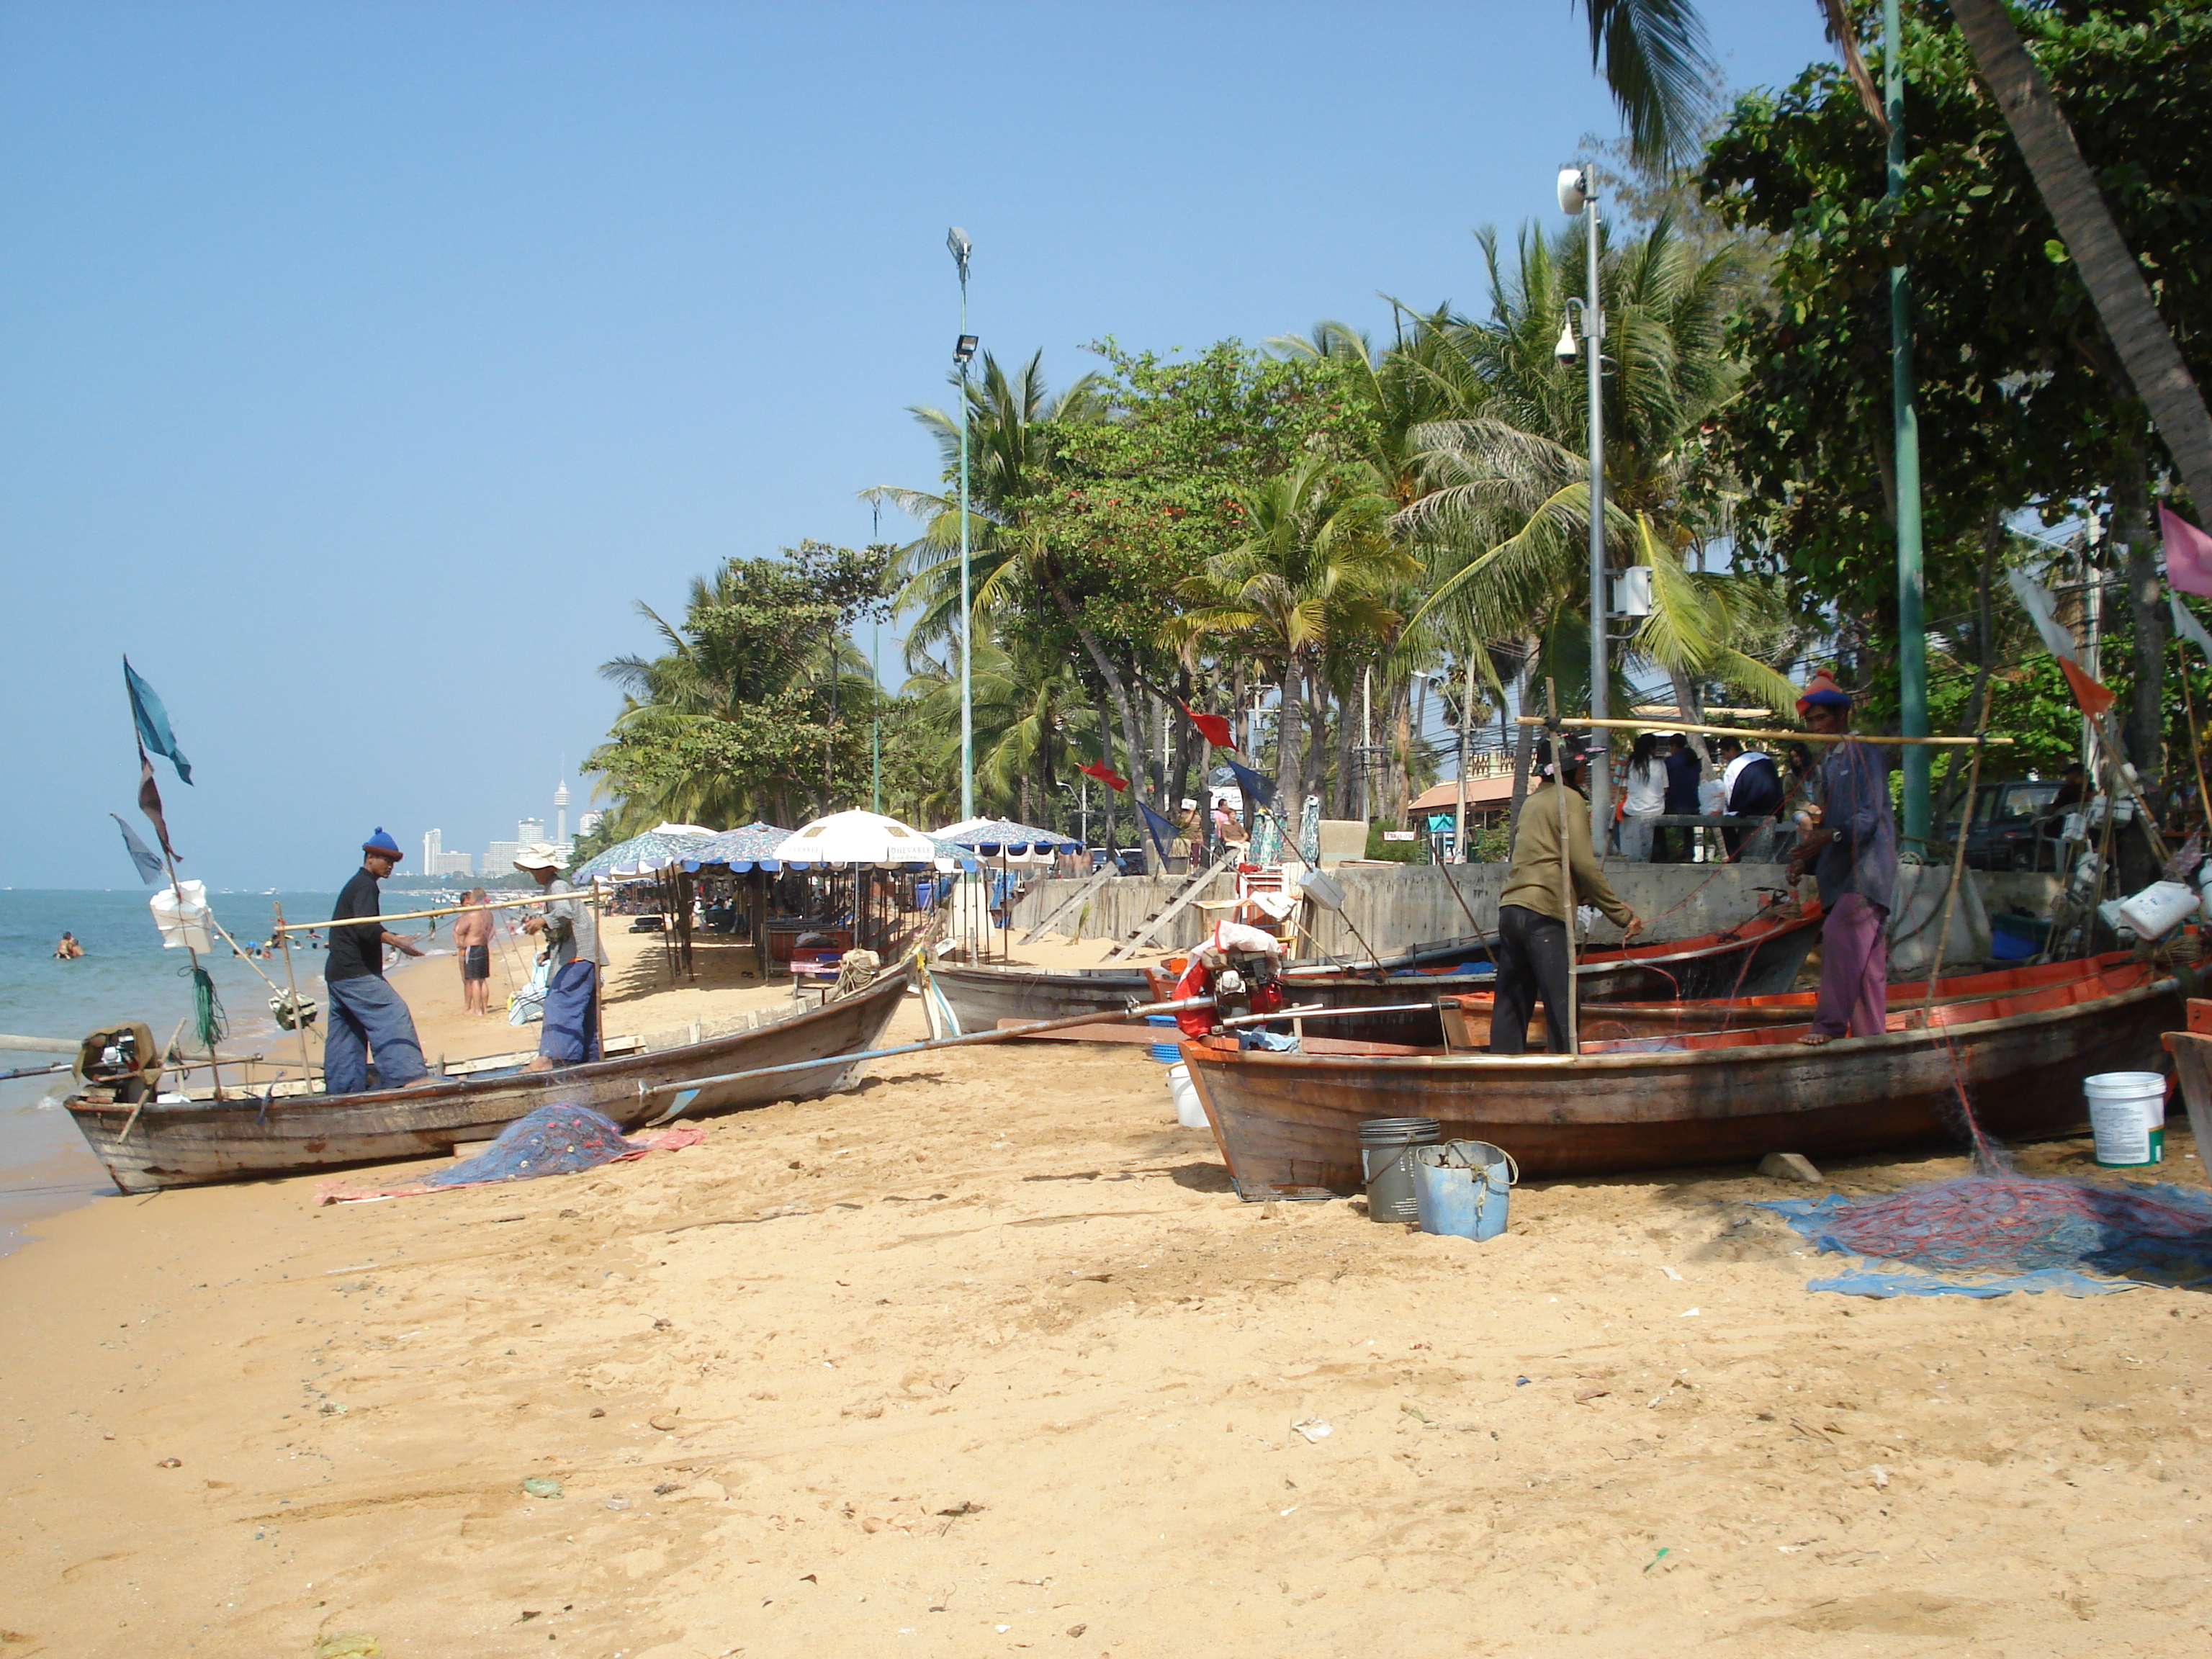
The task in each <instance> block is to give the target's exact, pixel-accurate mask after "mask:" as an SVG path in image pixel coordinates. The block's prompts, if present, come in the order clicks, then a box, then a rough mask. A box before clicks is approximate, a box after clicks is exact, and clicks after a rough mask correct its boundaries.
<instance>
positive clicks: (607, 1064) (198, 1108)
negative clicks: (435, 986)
mask: <svg viewBox="0 0 2212 1659" xmlns="http://www.w3.org/2000/svg"><path fill="white" fill-rule="evenodd" d="M907 983H908V970H907V969H903V968H901V969H896V970H895V971H892V972H890V973H886V974H884V975H880V976H878V978H877V980H876V981H875V982H874V983H873V984H872V985H870V986H869V987H867V988H866V990H864V991H862V992H860V994H858V995H855V996H852V997H848V998H847V999H845V1000H842V1001H837V1002H830V1003H827V1004H825V1005H823V1006H821V1007H819V1008H811V1009H806V1010H804V1011H797V1010H794V1011H793V1012H788V1013H784V1012H776V1013H773V1014H769V1015H767V1016H760V1015H754V1016H750V1017H747V1018H744V1019H743V1020H741V1021H738V1022H733V1023H732V1029H729V1030H725V1031H722V1032H720V1033H719V1034H715V1035H711V1036H705V1035H702V1036H696V1039H695V1040H684V1041H678V1042H671V1043H667V1044H664V1045H662V1046H659V1047H654V1048H647V1049H645V1050H643V1051H641V1052H639V1053H635V1054H622V1055H617V1056H616V1057H613V1058H610V1059H606V1060H596V1061H593V1062H592V1063H591V1064H589V1065H584V1066H566V1067H563V1068H562V1069H560V1070H557V1071H551V1072H538V1073H524V1072H520V1071H519V1070H517V1069H516V1068H517V1067H519V1066H520V1065H521V1064H522V1063H523V1062H524V1061H525V1060H528V1059H529V1058H530V1056H529V1055H527V1054H512V1055H506V1056H501V1057H498V1058H495V1059H490V1060H476V1061H471V1062H467V1063H466V1064H465V1066H453V1067H451V1068H449V1070H448V1074H447V1076H445V1077H443V1078H442V1079H440V1080H439V1081H437V1082H436V1083H435V1084H430V1085H417V1086H416V1087H414V1088H410V1089H381V1090H377V1091H373V1092H370V1093H367V1094H357V1095H325V1094H319V1093H308V1092H306V1091H305V1090H304V1087H303V1085H301V1084H299V1083H297V1082H295V1083H293V1084H291V1085H277V1086H276V1088H274V1089H272V1090H270V1091H267V1092H266V1093H265V1094H263V1095H257V1096H255V1097H240V1096H238V1095H235V1094H234V1095H232V1096H231V1097H230V1098H229V1099H228V1100H224V1101H217V1100H215V1099H213V1098H212V1097H211V1096H210V1095H209V1094H207V1093H205V1092H202V1093H200V1094H197V1095H196V1096H194V1097H191V1098H187V1099H185V1100H183V1101H181V1102H175V1101H158V1100H152V1099H144V1100H137V1101H131V1100H126V1099H120V1098H112V1097H111V1098H105V1099H103V1098H100V1097H99V1096H100V1095H103V1094H106V1095H110V1096H112V1095H113V1094H115V1093H116V1092H117V1091H111V1090H97V1089H93V1088H89V1087H88V1088H86V1089H84V1090H83V1091H81V1092H79V1093H78V1094H76V1096H74V1097H71V1098H70V1100H69V1101H68V1102H67V1105H68V1107H69V1111H70V1116H71V1117H73V1118H74V1119H76V1126H77V1127H78V1128H79V1129H81V1130H82V1131H83V1133H84V1138H85V1139H86V1140H87V1141H88V1143H90V1145H91V1147H92V1150H93V1155H94V1157H96V1158H99V1159H100V1162H101V1164H104V1165H106V1169H107V1172H108V1174H109V1176H112V1178H113V1180H114V1182H115V1184H116V1185H117V1186H118V1187H119V1188H122V1189H123V1190H124V1191H125V1192H126V1193H145V1192H153V1191H155V1190H156V1189H158V1188H163V1187H196V1186H203V1185H205V1184H207V1183H209V1182H218V1181H239V1180H244V1179H247V1178H250V1177H253V1176H275V1175H290V1174H295V1173H297V1172H298V1171H301V1170H321V1169H334V1168H337V1167H339V1166H341V1165H343V1164H369V1163H376V1162H380V1161H385V1160H389V1159H394V1158H433V1157H436V1156H439V1155H441V1154H443V1153H446V1152H450V1151H451V1150H452V1148H453V1146H455V1145H456V1144H457V1143H464V1142H469V1141H480V1140H489V1139H491V1138H492V1137H493V1136H494V1135H496V1134H497V1133H499V1132H500V1130H501V1129H502V1128H504V1127H506V1126H507V1124H509V1123H511V1122H513V1121H514V1120H515V1119H516V1118H519V1117H520V1116H521V1115H523V1114H524V1113H526V1112H528V1111H529V1110H531V1109H532V1108H534V1107H538V1106H544V1105H549V1104H551V1103H554V1102H556V1101H558V1102H563V1103H569V1104H573V1105H578V1106H588V1107H590V1108H592V1109H593V1110H595V1111H598V1112H601V1113H604V1114H605V1115H607V1116H608V1117H611V1118H612V1119H613V1120H614V1121H616V1122H617V1123H619V1124H621V1125H622V1126H623V1128H624V1129H632V1128H635V1127H637V1126H638V1125H639V1124H641V1122H643V1121H645V1119H646V1118H647V1116H648V1115H650V1114H651V1113H652V1112H653V1110H656V1109H658V1107H659V1105H660V1104H662V1103H661V1102H650V1103H649V1102H648V1100H647V1091H650V1090H652V1089H653V1088H655V1087H657V1086H659V1085H663V1084H668V1083H678V1082H683V1081H685V1080H687V1079H692V1078H704V1077H711V1076H714V1075H715V1074H716V1073H727V1072H732V1071H738V1070H743V1069H745V1068H747V1067H753V1066H781V1065H787V1064H793V1063H798V1062H802V1061H805V1060H813V1059H816V1058H817V1057H819V1058H820V1059H821V1060H822V1061H823V1064H822V1065H821V1066H819V1067H815V1068H810V1069H808V1070H805V1071H802V1072H796V1073H787V1074H779V1075H777V1076H774V1077H767V1078H753V1079H738V1080H735V1081H731V1082H724V1083H717V1084H711V1085H708V1086H707V1087H706V1088H704V1089H702V1091H700V1094H699V1096H698V1097H697V1099H696V1101H695V1102H693V1103H692V1104H691V1105H690V1108H689V1109H688V1113H687V1115H694V1116H696V1115H698V1114H700V1113H702V1112H719V1111H732V1110H735V1109H738V1108H741V1107H747V1106H764V1105H767V1104H769V1103H770V1102H773V1101H779V1100H810V1099H812V1098H814V1097H817V1096H820V1095H827V1094H834V1093H836V1091H838V1090H840V1089H842V1088H845V1087H846V1086H848V1085H849V1084H850V1083H851V1082H852V1080H853V1079H854V1075H855V1073H858V1072H859V1070H860V1064H859V1063H858V1062H855V1061H854V1060H849V1059H848V1058H845V1057H846V1056H848V1055H851V1054H859V1053H860V1052H862V1051H864V1050H866V1049H868V1048H874V1047H876V1046H877V1043H878V1039H879V1038H880V1037H881V1036H882V1034H883V1030H884V1027H885V1026H886V1025H887V1024H890V1018H891V1015H892V1014H893V1013H894V1012H896V1010H897V1008H898V1006H899V1000H900V999H901V998H902V997H903V996H904V995H905V994H906V989H907ZM672 1035H676V1036H680V1037H684V1038H692V1036H693V1034H692V1033H690V1032H685V1033H680V1034H672ZM288 1088H289V1092H288Z"/></svg>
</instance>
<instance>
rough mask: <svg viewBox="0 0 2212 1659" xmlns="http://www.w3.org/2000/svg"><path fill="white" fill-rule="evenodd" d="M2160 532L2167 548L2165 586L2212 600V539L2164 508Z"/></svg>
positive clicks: (2160, 518)
mask: <svg viewBox="0 0 2212 1659" xmlns="http://www.w3.org/2000/svg"><path fill="white" fill-rule="evenodd" d="M2158 531H2159V538H2160V540H2161V541H2163V542H2164V543H2165V544H2166V586H2169V587H2172V588H2173V589H2174V590H2175V591H2176V592H2182V593H2194V594H2196V595H2197V596H2198V597H2199V598H2200V599H2212V536H2208V535H2206V534H2205V533H2204V532H2203V531H2201V530H2199V529H2198V528H2197V526H2195V525H2193V524H2191V523H2190V522H2189V520H2186V519H2185V518H2183V517H2181V516H2180V515H2179V513H2173V512H2171V511H2169V510H2168V509H2167V508H2166V507H2160V508H2159V509H2158Z"/></svg>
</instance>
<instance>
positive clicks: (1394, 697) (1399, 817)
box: [1383, 680, 1428, 829]
mask: <svg viewBox="0 0 2212 1659" xmlns="http://www.w3.org/2000/svg"><path fill="white" fill-rule="evenodd" d="M1422 684H1424V685H1425V684H1428V682H1427V681H1425V680H1424V681H1423V682H1422ZM1389 711H1390V769H1389V773H1388V774H1387V775H1385V776H1384V778H1383V783H1384V785H1385V786H1386V793H1385V795H1384V797H1383V798H1384V799H1386V800H1388V801H1389V803H1390V821H1391V822H1392V823H1395V824H1396V825H1397V826H1398V827H1399V828H1400V829H1407V828H1408V827H1409V824H1408V822H1407V821H1408V820H1409V819H1410V818H1411V817H1413V682H1412V681H1410V680H1400V681H1398V682H1397V683H1396V684H1395V685H1394V686H1393V687H1392V688H1391V690H1390V696H1389ZM1424 712H1425V711H1424Z"/></svg>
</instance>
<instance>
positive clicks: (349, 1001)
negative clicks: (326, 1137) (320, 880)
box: [323, 824, 430, 1095]
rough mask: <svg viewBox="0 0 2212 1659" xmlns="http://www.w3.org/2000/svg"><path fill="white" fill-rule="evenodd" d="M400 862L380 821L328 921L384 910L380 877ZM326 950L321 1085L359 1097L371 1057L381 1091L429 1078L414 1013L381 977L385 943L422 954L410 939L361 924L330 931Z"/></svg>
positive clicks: (331, 1091) (332, 1091)
mask: <svg viewBox="0 0 2212 1659" xmlns="http://www.w3.org/2000/svg"><path fill="white" fill-rule="evenodd" d="M398 867H399V843H398V842H396V841H394V840H392V837H391V836H388V835H386V833H385V830H384V826H383V825H382V824H379V825H378V826H377V828H376V833H375V834H374V835H373V836H370V837H369V838H368V840H367V841H365V842H362V844H361V868H360V869H358V870H356V871H355V872H354V876H353V879H352V880H351V881H349V882H348V883H346V884H345V886H344V887H343V889H341V890H340V891H339V893H338V902H337V908H336V909H334V910H332V911H331V921H333V922H343V921H350V920H351V919H353V918H355V917H358V916H375V915H381V914H382V910H381V907H380V898H381V895H380V891H379V890H378V888H377V883H379V882H380V881H382V880H383V879H384V878H386V876H389V875H390V874H391V873H392V872H393V871H394V870H396V869H398ZM330 931H331V945H330V953H329V955H328V956H326V957H325V958H324V960H323V983H324V984H325V987H328V990H329V992H330V1002H331V1021H330V1025H329V1027H328V1029H327V1030H325V1034H324V1036H323V1088H324V1091H325V1092H326V1093H329V1094H333V1095H357V1094H360V1093H362V1091H365V1090H366V1089H367V1088H368V1065H369V1060H370V1057H371V1056H372V1055H374V1057H375V1060H376V1084H377V1087H379V1088H380V1089H404V1088H405V1087H406V1086H407V1085H410V1084H412V1083H420V1082H423V1081H425V1080H427V1079H428V1077H429V1073H430V1068H429V1067H428V1066H427V1065H425V1064H424V1063H423V1060H422V1042H420V1041H419V1040H418V1039H417V1038H416V1035H415V1018H414V1016H413V1015H411V1014H410V1013H409V1012H407V1004H406V1003H405V1002H404V1001H403V1000H401V998H400V995H399V993H398V992H397V991H395V990H393V989H392V987H390V986H389V985H386V983H385V982H384V947H385V946H386V945H390V946H392V949H394V950H395V951H405V952H406V953H407V954H408V955H409V956H410V957H419V956H421V955H422V947H421V946H420V945H416V943H415V941H414V940H412V939H406V938H403V937H402V936H401V935H399V934H398V933H392V932H390V931H389V930H387V929H386V928H383V927H378V926H376V925H374V923H363V924H362V925H359V926H355V927H332V928H331V930H330Z"/></svg>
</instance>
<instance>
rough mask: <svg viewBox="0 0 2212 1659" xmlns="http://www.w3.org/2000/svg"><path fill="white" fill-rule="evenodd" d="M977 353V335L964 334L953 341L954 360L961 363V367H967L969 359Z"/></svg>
mask: <svg viewBox="0 0 2212 1659" xmlns="http://www.w3.org/2000/svg"><path fill="white" fill-rule="evenodd" d="M973 356H975V336H974V335H972V334H963V335H962V336H961V337H959V339H958V340H957V341H956V342H954V343H953V347H952V361H953V362H956V363H957V364H959V365H960V367H961V368H967V367H968V362H969V359H970V358H971V357H973Z"/></svg>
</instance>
